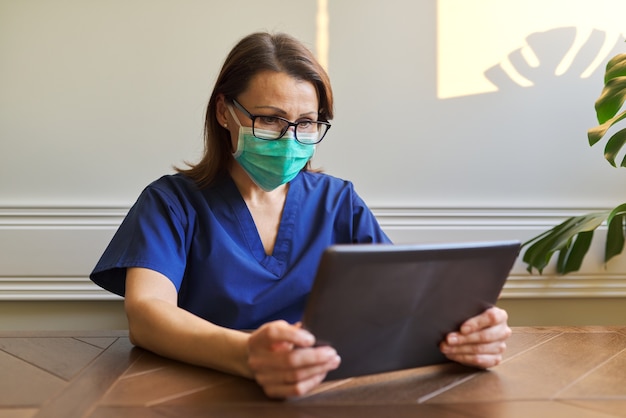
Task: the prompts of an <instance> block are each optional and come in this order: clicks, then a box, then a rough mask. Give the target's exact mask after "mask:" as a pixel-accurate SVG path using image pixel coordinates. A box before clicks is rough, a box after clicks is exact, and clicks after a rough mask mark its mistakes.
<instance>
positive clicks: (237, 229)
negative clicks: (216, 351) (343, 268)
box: [90, 171, 390, 329]
mask: <svg viewBox="0 0 626 418" xmlns="http://www.w3.org/2000/svg"><path fill="white" fill-rule="evenodd" d="M348 243H390V240H389V238H388V237H387V236H386V235H385V233H384V232H383V231H382V229H381V228H380V226H379V225H378V222H377V221H376V219H375V218H374V216H373V214H372V213H371V211H370V210H369V209H368V208H367V206H366V205H365V203H364V202H363V200H362V199H361V198H360V197H359V196H358V195H357V194H356V192H355V191H354V188H353V186H352V183H350V182H348V181H344V180H341V179H338V178H335V177H332V176H329V175H326V174H321V173H312V172H304V171H303V172H301V173H300V174H298V176H297V177H296V178H295V179H293V180H292V181H291V182H290V184H289V190H288V193H287V198H286V201H285V207H284V210H283V214H282V219H281V222H280V227H279V230H278V236H277V238H276V243H275V246H274V251H273V253H272V255H266V254H265V250H264V248H263V244H262V242H261V238H260V237H259V235H258V232H257V229H256V226H255V224H254V221H253V219H252V216H251V214H250V212H249V211H248V208H247V206H246V204H245V202H244V200H243V198H242V196H241V194H240V193H239V190H238V189H237V187H236V186H235V183H234V182H233V180H232V179H231V178H230V177H226V178H223V179H221V180H219V181H217V182H216V183H215V184H214V185H212V186H210V187H208V188H204V189H200V188H198V186H197V185H196V184H195V182H194V181H193V180H191V179H189V178H188V177H186V176H184V175H182V174H176V175H168V176H164V177H162V178H160V179H159V180H157V181H155V182H154V183H152V184H150V185H149V186H148V187H147V188H146V189H145V190H144V191H143V192H142V194H141V195H140V196H139V199H138V200H137V202H136V203H135V205H134V206H133V207H132V208H131V209H130V211H129V212H128V215H127V216H126V218H125V219H124V221H123V222H122V224H121V225H120V227H119V229H118V231H117V232H116V234H115V236H114V237H113V239H112V241H111V243H110V244H109V246H108V247H107V249H106V250H105V252H104V254H103V255H102V257H101V259H100V261H99V262H98V264H97V265H96V267H95V269H94V271H93V272H92V273H91V276H90V278H91V279H92V280H93V281H94V282H95V283H97V284H98V285H99V286H101V287H103V288H105V289H107V290H109V291H111V292H114V293H116V294H118V295H121V296H123V295H124V290H125V280H126V268H127V267H144V268H148V269H152V270H155V271H158V272H160V273H162V274H163V275H165V276H166V277H167V278H169V279H170V280H171V281H172V283H173V284H174V285H175V286H176V289H177V290H178V305H179V306H180V307H181V308H183V309H185V310H187V311H189V312H191V313H193V314H195V315H197V316H200V317H202V318H204V319H206V320H208V321H211V322H213V323H215V324H217V325H221V326H225V327H229V328H234V329H254V328H258V327H259V326H260V325H262V324H264V323H266V322H268V321H271V320H275V319H284V320H287V321H289V322H296V321H299V320H300V319H301V317H302V313H303V310H304V305H305V302H306V298H307V295H308V293H309V291H310V289H311V286H312V283H313V279H314V277H315V274H316V272H317V265H318V263H319V260H320V257H321V254H322V252H323V251H324V249H326V248H327V247H328V246H329V245H331V244H348Z"/></svg>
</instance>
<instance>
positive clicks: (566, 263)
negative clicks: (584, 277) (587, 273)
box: [557, 230, 593, 274]
mask: <svg viewBox="0 0 626 418" xmlns="http://www.w3.org/2000/svg"><path fill="white" fill-rule="evenodd" d="M592 239H593V230H591V231H583V232H580V233H579V234H578V235H576V238H575V239H574V240H573V242H572V243H571V244H570V245H568V246H567V247H565V248H564V249H562V250H561V251H560V252H559V262H558V263H557V272H558V273H559V274H567V273H571V272H572V271H576V270H579V269H580V266H581V265H582V263H583V258H585V255H586V254H587V251H589V247H590V246H591V240H592Z"/></svg>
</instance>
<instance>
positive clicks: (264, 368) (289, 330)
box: [248, 321, 341, 398]
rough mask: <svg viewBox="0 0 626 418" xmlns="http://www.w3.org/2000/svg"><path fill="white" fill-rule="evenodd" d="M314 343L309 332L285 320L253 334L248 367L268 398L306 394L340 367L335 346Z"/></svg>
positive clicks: (249, 343) (263, 327)
mask: <svg viewBox="0 0 626 418" xmlns="http://www.w3.org/2000/svg"><path fill="white" fill-rule="evenodd" d="M314 344H315V337H314V336H313V335H312V334H311V333H310V332H308V331H306V330H304V329H302V328H301V327H300V326H299V325H291V324H288V323H287V322H285V321H274V322H269V323H267V324H265V325H263V326H262V327H261V328H259V329H258V330H256V331H254V332H253V333H252V335H250V338H249V340H248V365H249V367H250V369H251V370H252V373H253V375H254V379H255V380H256V381H257V383H258V384H259V385H261V387H262V388H263V391H264V392H265V394H266V395H267V396H269V397H272V398H289V397H294V396H301V395H304V394H306V393H308V392H310V391H311V390H313V389H314V388H315V387H317V386H318V385H319V384H320V383H321V382H322V380H324V377H326V373H328V372H329V371H331V370H334V369H336V368H337V367H339V363H340V362H341V359H340V358H339V356H338V355H337V352H336V351H335V350H334V349H333V348H332V347H328V346H322V347H314Z"/></svg>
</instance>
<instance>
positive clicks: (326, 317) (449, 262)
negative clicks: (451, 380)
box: [302, 241, 520, 380]
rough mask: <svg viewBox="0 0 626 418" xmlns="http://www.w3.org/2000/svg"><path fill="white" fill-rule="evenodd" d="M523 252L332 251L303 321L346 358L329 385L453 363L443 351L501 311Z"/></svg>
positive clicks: (482, 247)
mask: <svg viewBox="0 0 626 418" xmlns="http://www.w3.org/2000/svg"><path fill="white" fill-rule="evenodd" d="M519 250H520V242H518V241H506V242H504V241H498V242H473V243H455V244H435V245H391V244H355V245H335V246H331V247H329V248H328V249H327V250H326V251H325V252H324V253H323V255H322V258H321V260H320V264H319V267H318V271H317V275H316V278H315V282H314V284H313V287H312V290H311V293H310V296H309V298H308V300H307V304H306V308H305V312H304V316H303V320H302V323H303V327H304V328H306V329H307V330H309V331H310V332H311V333H313V335H315V337H316V339H317V344H318V345H330V346H332V347H334V348H335V349H336V350H337V352H338V354H339V355H340V356H341V365H340V366H339V368H338V369H336V370H334V371H332V372H330V373H329V374H328V375H327V377H326V379H327V380H332V379H340V378H346V377H352V376H360V375H366V374H373V373H380V372H387V371H392V370H399V369H405V368H412V367H418V366H425V365H430V364H437V363H443V362H446V361H447V359H446V357H445V356H444V355H443V354H442V353H441V352H440V351H439V343H440V342H441V341H442V340H443V339H444V337H445V335H446V334H447V333H449V332H451V331H455V330H458V329H459V327H460V325H461V324H462V323H463V322H464V321H465V320H467V319H468V318H470V317H472V316H475V315H477V314H479V313H481V312H482V311H484V310H485V309H487V308H489V307H490V306H493V305H494V304H495V303H496V300H497V299H498V296H499V294H500V292H501V290H502V287H503V286H504V283H505V282H506V280H507V278H508V275H509V273H510V270H511V268H512V266H513V263H514V261H515V259H516V257H517V255H518V253H519Z"/></svg>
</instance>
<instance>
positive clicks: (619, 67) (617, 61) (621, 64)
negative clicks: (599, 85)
mask: <svg viewBox="0 0 626 418" xmlns="http://www.w3.org/2000/svg"><path fill="white" fill-rule="evenodd" d="M621 76H626V54H617V55H616V56H614V57H613V58H611V59H610V60H609V62H608V63H607V64H606V69H605V71H604V84H606V83H607V82H608V81H609V80H611V79H613V78H616V77H621Z"/></svg>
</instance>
